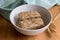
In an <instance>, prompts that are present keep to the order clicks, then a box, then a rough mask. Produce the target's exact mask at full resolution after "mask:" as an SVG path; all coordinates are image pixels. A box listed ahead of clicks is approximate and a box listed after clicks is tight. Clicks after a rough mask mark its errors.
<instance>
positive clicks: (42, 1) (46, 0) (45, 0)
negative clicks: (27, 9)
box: [25, 0, 60, 9]
mask: <svg viewBox="0 0 60 40" xmlns="http://www.w3.org/2000/svg"><path fill="white" fill-rule="evenodd" d="M25 1H26V2H27V3H28V4H36V5H40V6H42V7H45V8H46V9H49V8H51V7H52V6H54V5H55V4H58V5H60V0H25Z"/></svg>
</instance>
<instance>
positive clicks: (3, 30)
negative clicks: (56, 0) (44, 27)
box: [0, 6, 60, 40]
mask: <svg viewBox="0 0 60 40" xmlns="http://www.w3.org/2000/svg"><path fill="white" fill-rule="evenodd" d="M49 11H50V12H51V13H52V15H53V18H54V17H55V16H56V15H57V14H59V13H60V6H54V7H52V8H51V9H49ZM54 25H55V26H56V29H55V30H56V34H57V36H56V35H54V34H53V37H50V36H49V35H48V33H47V31H45V32H43V33H40V34H38V35H35V36H25V35H23V34H21V33H19V32H18V31H16V30H15V29H14V28H13V25H12V24H11V23H10V22H9V21H8V20H6V19H4V18H3V17H2V16H0V40H54V38H55V39H56V40H60V16H59V17H58V18H57V19H56V20H55V21H54Z"/></svg>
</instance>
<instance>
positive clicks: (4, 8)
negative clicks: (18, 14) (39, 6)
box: [0, 0, 26, 19]
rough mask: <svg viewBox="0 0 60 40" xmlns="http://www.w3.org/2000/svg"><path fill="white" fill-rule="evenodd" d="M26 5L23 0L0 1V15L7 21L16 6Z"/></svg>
mask: <svg viewBox="0 0 60 40" xmlns="http://www.w3.org/2000/svg"><path fill="white" fill-rule="evenodd" d="M23 4H26V2H25V1H24V0H0V15H2V16H3V17H4V18H6V19H9V16H10V12H11V11H12V10H13V9H14V8H15V7H17V6H20V5H23Z"/></svg>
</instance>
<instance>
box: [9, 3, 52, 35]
mask: <svg viewBox="0 0 60 40" xmlns="http://www.w3.org/2000/svg"><path fill="white" fill-rule="evenodd" d="M33 10H35V11H38V12H40V14H41V15H42V18H43V21H44V23H45V26H44V27H43V28H40V29H36V30H27V29H23V28H20V27H18V26H17V25H16V23H17V21H18V14H19V13H20V12H26V11H33ZM10 21H11V23H12V24H13V25H14V28H15V29H16V30H17V31H18V32H20V33H22V34H24V35H37V34H39V33H41V32H43V31H45V30H46V29H47V28H48V27H49V25H50V24H51V23H52V16H51V14H50V12H49V11H48V10H47V9H45V8H43V7H41V6H38V5H29V4H25V5H21V6H18V7H16V8H15V9H14V10H13V11H12V12H11V14H10Z"/></svg>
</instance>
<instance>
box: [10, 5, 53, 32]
mask: <svg viewBox="0 0 60 40" xmlns="http://www.w3.org/2000/svg"><path fill="white" fill-rule="evenodd" d="M25 5H33V6H38V5H35V4H24V5H21V6H25ZM21 6H18V7H16V8H19V7H21ZM39 7H42V6H39ZM16 8H15V9H16ZM42 8H44V7H42ZM15 9H13V10H12V12H13V11H14V10H15ZM44 9H46V8H44ZM46 10H47V11H48V9H46ZM12 12H11V13H12ZM48 12H49V14H50V17H51V19H50V21H49V23H48V24H47V25H46V26H44V27H42V28H40V29H35V30H29V29H23V28H20V27H18V26H17V25H14V24H13V23H12V21H11V13H10V21H11V23H12V24H13V25H14V27H16V28H18V29H21V30H26V31H38V30H42V29H43V28H46V27H47V26H48V25H50V24H51V23H52V14H51V12H50V11H48Z"/></svg>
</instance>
